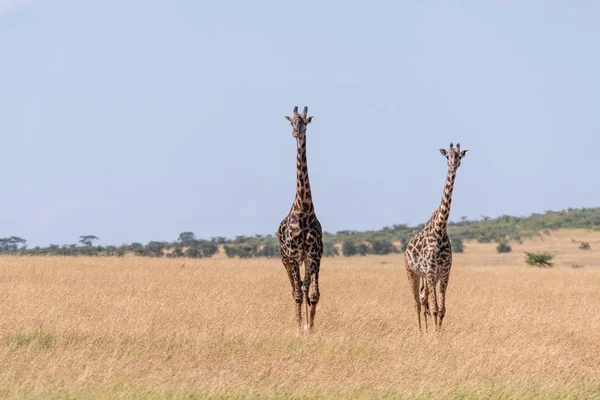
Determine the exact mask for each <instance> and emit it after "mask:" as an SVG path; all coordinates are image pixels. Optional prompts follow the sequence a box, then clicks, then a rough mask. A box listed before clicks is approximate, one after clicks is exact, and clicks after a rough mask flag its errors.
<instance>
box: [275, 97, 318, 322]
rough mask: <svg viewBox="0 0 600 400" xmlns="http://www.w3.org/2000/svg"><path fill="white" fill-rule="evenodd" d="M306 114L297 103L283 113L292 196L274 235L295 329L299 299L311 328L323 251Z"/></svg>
mask: <svg viewBox="0 0 600 400" xmlns="http://www.w3.org/2000/svg"><path fill="white" fill-rule="evenodd" d="M307 114H308V107H304V111H303V112H302V114H298V106H296V107H294V114H293V116H292V117H291V118H290V117H285V119H287V120H288V121H289V122H290V124H291V125H292V136H293V137H295V138H296V145H297V147H298V156H297V158H296V198H295V199H294V204H293V205H292V209H291V210H290V212H289V214H288V215H287V216H286V217H285V218H284V219H283V221H281V224H280V225H279V230H278V232H277V236H278V238H279V244H280V249H281V261H282V262H283V265H284V266H285V269H286V271H287V274H288V277H289V278H290V283H291V284H292V295H293V296H294V300H295V301H296V322H297V323H298V329H301V328H302V301H303V300H304V301H306V308H307V310H306V314H307V315H306V319H307V323H306V325H305V330H312V328H313V327H314V321H315V312H316V311H317V303H318V302H319V268H320V265H321V257H322V255H323V240H322V236H323V233H322V230H321V224H320V223H319V220H318V219H317V216H316V214H315V208H314V206H313V202H312V194H311V191H310V182H309V180H308V167H307V164H306V126H307V125H308V124H310V123H311V122H312V120H313V118H314V117H308V116H307ZM302 263H304V281H302V280H301V279H300V265H301V264H302ZM309 285H310V291H309ZM309 306H310V313H309V311H308V307H309Z"/></svg>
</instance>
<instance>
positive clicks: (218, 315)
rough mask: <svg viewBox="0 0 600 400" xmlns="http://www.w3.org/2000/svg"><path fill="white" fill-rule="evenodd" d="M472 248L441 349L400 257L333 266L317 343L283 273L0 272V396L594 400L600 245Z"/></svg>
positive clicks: (195, 265) (233, 269) (70, 268)
mask: <svg viewBox="0 0 600 400" xmlns="http://www.w3.org/2000/svg"><path fill="white" fill-rule="evenodd" d="M571 237H574V238H577V239H582V240H587V241H589V242H590V244H591V245H592V251H589V252H584V251H581V250H578V249H577V246H576V245H575V244H573V243H571ZM466 245H467V246H466V251H467V252H466V253H465V254H460V255H455V261H454V268H453V271H452V275H451V278H450V286H449V289H448V299H447V307H448V311H447V315H446V319H445V321H444V325H445V327H444V328H445V329H444V331H443V332H442V333H441V334H438V335H436V334H433V333H429V334H423V335H419V333H418V331H417V327H416V324H417V321H416V315H415V312H414V309H413V304H412V299H411V295H410V294H409V291H408V287H407V282H406V281H407V279H406V276H405V273H404V265H403V259H402V256H400V255H395V256H389V257H362V258H361V257H354V258H350V259H347V258H335V259H325V260H324V262H323V265H322V276H321V293H322V297H321V299H322V301H321V304H320V305H319V310H318V312H317V319H316V327H317V329H316V332H315V334H313V335H311V336H297V333H296V330H295V327H294V325H295V324H294V316H293V300H292V296H291V289H290V287H289V282H288V279H287V275H286V274H285V271H284V269H283V267H282V266H281V264H280V261H279V260H276V259H272V260H265V259H261V260H249V261H244V260H227V259H222V258H217V259H212V260H211V259H208V260H197V261H196V260H194V261H192V260H167V259H147V258H137V257H125V258H121V259H119V258H41V257H40V258H27V257H1V258H0V293H2V294H1V296H0V397H2V398H23V397H26V398H44V399H45V398H78V399H79V398H139V399H141V398H205V397H211V398H225V397H226V398H246V397H255V398H264V397H268V398H291V397H310V398H312V397H324V398H373V397H380V398H381V397H387V398H402V397H406V398H430V397H435V398H440V397H445V398H519V399H521V398H565V397H573V398H598V397H599V396H600V333H599V332H600V314H599V313H598V309H599V306H600V268H598V265H600V260H598V258H597V254H598V251H600V250H596V249H600V235H599V234H592V233H588V232H585V231H577V232H574V231H568V232H566V231H562V232H558V233H557V234H555V235H553V236H552V237H544V238H542V239H536V240H533V241H529V242H527V243H525V244H524V245H518V246H517V245H513V250H514V251H513V253H511V254H508V255H499V254H496V253H495V250H494V246H493V245H478V244H474V243H467V244H466ZM525 250H527V251H532V250H549V251H550V252H552V253H553V254H556V259H555V261H556V267H555V268H552V269H538V268H533V267H528V266H526V265H525V264H524V261H523V260H524V256H523V251H525ZM573 263H577V264H582V265H584V268H579V269H574V268H571V264H573Z"/></svg>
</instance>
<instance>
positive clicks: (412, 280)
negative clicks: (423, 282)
mask: <svg viewBox="0 0 600 400" xmlns="http://www.w3.org/2000/svg"><path fill="white" fill-rule="evenodd" d="M406 274H407V275H408V284H409V286H410V287H411V288H412V291H413V297H414V299H415V310H416V311H417V320H418V322H419V332H421V301H420V299H419V277H418V276H417V275H416V274H415V273H414V272H412V271H411V270H410V267H409V266H407V267H406ZM425 326H427V320H425Z"/></svg>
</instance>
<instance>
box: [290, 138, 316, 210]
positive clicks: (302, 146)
mask: <svg viewBox="0 0 600 400" xmlns="http://www.w3.org/2000/svg"><path fill="white" fill-rule="evenodd" d="M296 144H297V145H298V157H297V159H296V199H295V200H294V210H295V211H297V212H307V211H312V210H313V204H312V194H311V192H310V181H309V180H308V165H307V163H306V135H302V136H301V137H298V138H296Z"/></svg>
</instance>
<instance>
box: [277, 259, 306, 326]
mask: <svg viewBox="0 0 600 400" xmlns="http://www.w3.org/2000/svg"><path fill="white" fill-rule="evenodd" d="M281 260H282V262H283V265H284V266H285V270H286V271H287V274H288V277H289V278H290V283H291V285H292V296H293V297H294V300H295V301H296V323H297V324H298V329H299V330H302V281H301V280H300V266H299V264H298V263H297V262H296V261H293V260H291V259H290V258H288V257H284V256H282V257H281Z"/></svg>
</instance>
